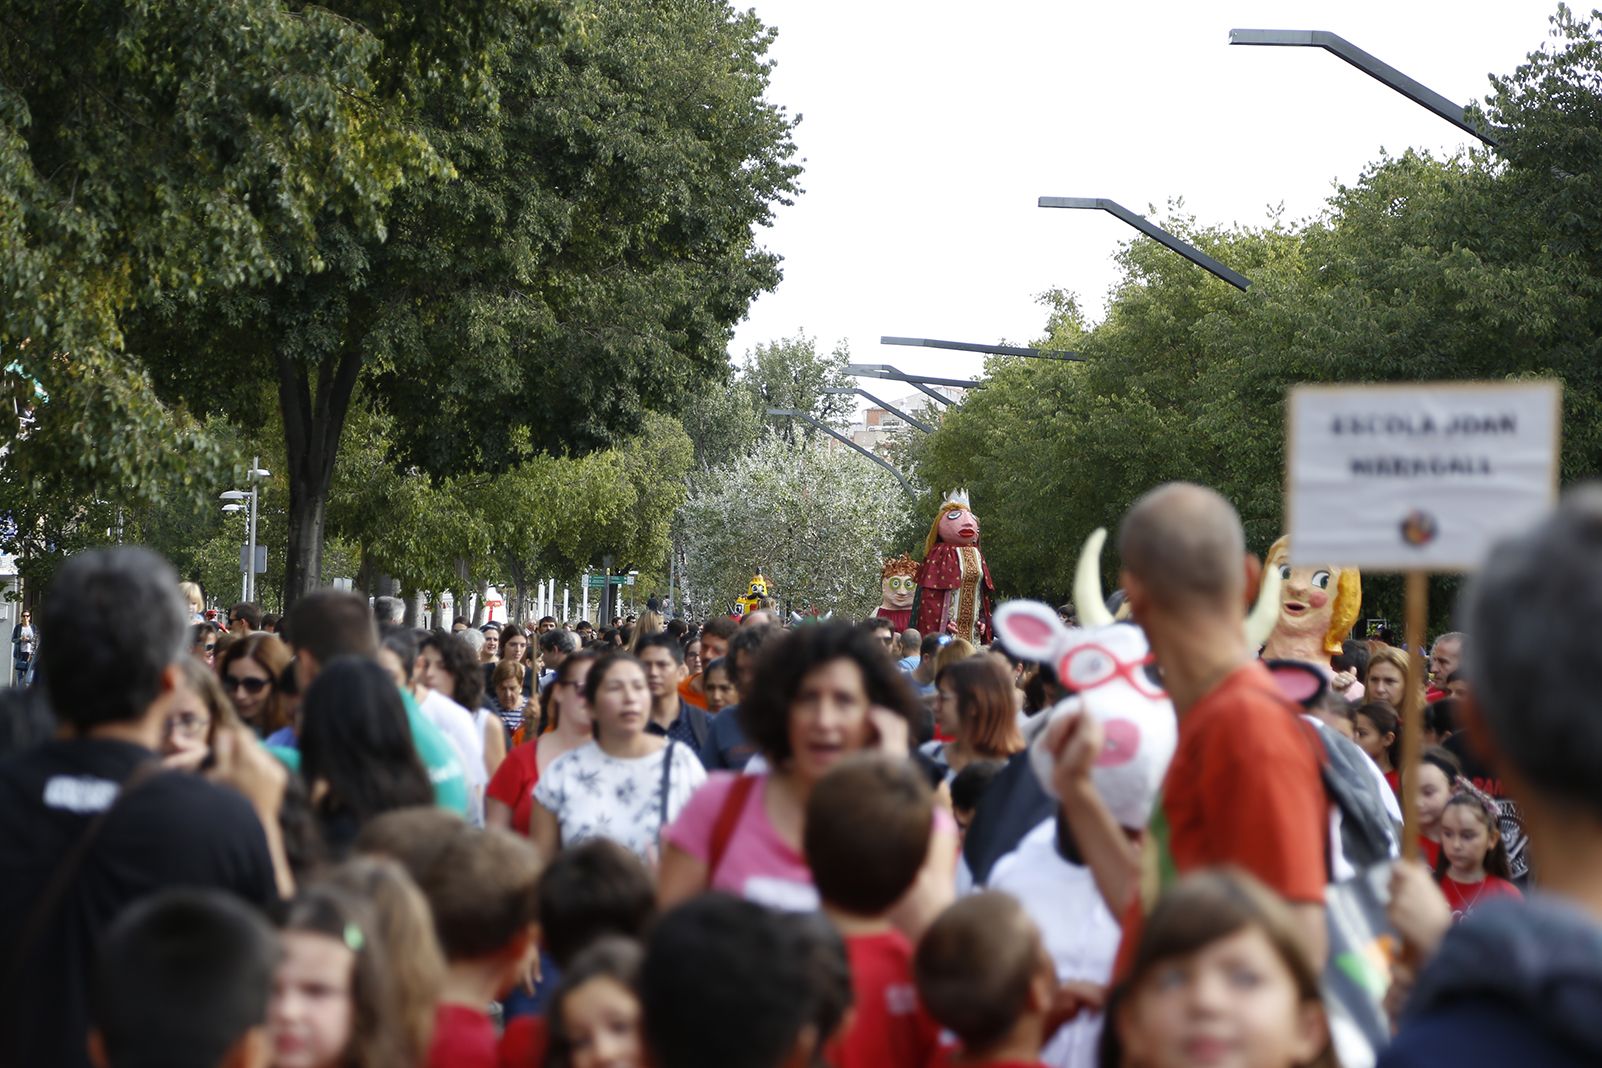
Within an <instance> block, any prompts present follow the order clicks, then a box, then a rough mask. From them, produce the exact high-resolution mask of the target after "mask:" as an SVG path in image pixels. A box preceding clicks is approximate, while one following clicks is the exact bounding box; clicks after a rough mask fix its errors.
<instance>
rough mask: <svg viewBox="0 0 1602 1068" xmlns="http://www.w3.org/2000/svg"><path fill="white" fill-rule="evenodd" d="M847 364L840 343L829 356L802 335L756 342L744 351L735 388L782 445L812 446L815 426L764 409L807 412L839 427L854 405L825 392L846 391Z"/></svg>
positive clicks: (846, 350) (846, 354) (847, 396)
mask: <svg viewBox="0 0 1602 1068" xmlns="http://www.w3.org/2000/svg"><path fill="white" fill-rule="evenodd" d="M850 362H851V350H850V347H849V346H847V345H846V343H845V342H844V341H841V342H840V343H839V344H837V345H836V346H835V347H834V350H833V351H832V352H828V353H820V352H818V344H817V341H816V339H814V338H811V337H808V336H807V335H806V332H805V331H803V332H801V333H798V334H796V335H795V336H794V337H787V338H781V339H779V340H778V341H769V342H765V343H763V344H759V345H757V346H756V347H755V348H753V349H751V351H749V352H747V353H746V356H745V364H744V366H742V367H741V368H740V370H739V373H738V375H737V377H736V384H737V386H738V387H739V388H740V389H742V390H744V391H745V392H746V393H747V394H748V395H749V396H750V397H751V399H752V401H753V403H754V405H755V407H756V410H757V411H758V412H760V413H762V415H763V417H764V418H765V419H767V420H768V422H769V423H770V424H771V425H773V426H774V427H775V428H776V429H777V431H778V433H779V435H780V436H781V437H782V438H784V440H785V441H788V442H795V441H798V440H799V441H807V442H811V441H814V440H816V439H817V438H818V437H819V436H820V434H819V431H818V429H817V427H815V426H813V425H812V424H810V423H808V422H806V421H804V420H796V419H787V418H784V417H782V416H769V415H767V411H768V409H769V408H790V409H794V410H796V411H801V412H807V413H809V414H810V415H812V416H813V417H814V418H815V419H817V420H818V421H820V422H823V423H827V424H828V425H830V426H832V427H834V428H836V429H841V428H843V427H844V426H845V424H846V423H847V422H848V421H849V417H850V414H851V412H852V410H853V409H854V408H855V407H856V405H855V402H854V400H853V399H852V397H851V395H850V394H846V393H831V392H829V391H830V390H834V389H848V388H850V386H851V379H850V378H848V377H847V376H846V373H845V366H846V364H848V363H850ZM748 444H749V443H748Z"/></svg>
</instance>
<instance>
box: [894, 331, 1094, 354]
mask: <svg viewBox="0 0 1602 1068" xmlns="http://www.w3.org/2000/svg"><path fill="white" fill-rule="evenodd" d="M879 344H881V345H912V346H915V347H918V348H926V349H956V350H958V351H959V352H982V353H985V354H986V355H990V356H1024V357H1027V358H1029V359H1033V360H1083V359H1084V357H1083V356H1081V355H1079V353H1077V352H1070V351H1068V350H1066V349H1036V348H1029V347H1027V346H1022V345H976V344H974V343H973V342H971V341H936V340H935V339H933V338H928V337H881V338H880V339H879Z"/></svg>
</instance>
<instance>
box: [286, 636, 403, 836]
mask: <svg viewBox="0 0 1602 1068" xmlns="http://www.w3.org/2000/svg"><path fill="white" fill-rule="evenodd" d="M300 767H301V774H303V775H304V776H305V777H306V781H307V783H309V784H315V783H316V782H318V781H319V780H322V781H324V782H326V783H327V784H328V791H327V793H326V794H325V795H324V796H323V797H322V798H321V799H320V800H319V801H318V802H317V811H318V813H319V814H320V815H321V816H323V817H324V820H325V826H326V825H327V822H326V821H327V820H329V819H331V818H334V817H344V818H348V819H353V820H354V821H355V824H356V825H357V826H356V827H351V828H349V833H350V834H351V835H354V834H355V832H356V830H357V828H358V827H359V826H360V824H363V823H366V822H367V821H368V820H369V819H371V818H372V817H374V816H376V815H378V814H379V813H381V812H387V811H389V810H391V809H397V808H406V807H408V806H411V805H429V804H432V803H433V801H434V788H433V785H432V784H431V783H430V782H429V778H428V772H427V771H426V770H425V769H424V767H423V762H422V761H421V760H420V759H419V758H418V756H417V749H416V747H415V746H414V744H413V743H412V732H411V727H410V725H409V724H408V722H407V719H406V706H405V705H404V704H403V703H402V702H401V696H400V691H399V690H397V689H396V688H395V681H394V680H393V679H391V678H390V677H389V674H388V673H387V672H385V671H384V669H383V668H381V667H379V666H378V665H377V664H375V663H373V662H372V661H371V660H368V659H366V658H364V657H355V656H341V657H336V658H334V660H332V661H331V662H330V663H329V664H328V665H327V666H326V667H324V669H323V670H322V671H321V672H320V673H319V674H318V676H317V678H316V680H315V681H313V682H312V684H311V686H309V687H307V689H306V696H305V697H304V698H303V699H302V700H301V705H300ZM330 844H331V845H337V844H336V843H330Z"/></svg>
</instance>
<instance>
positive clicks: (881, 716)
mask: <svg viewBox="0 0 1602 1068" xmlns="http://www.w3.org/2000/svg"><path fill="white" fill-rule="evenodd" d="M868 728H869V731H870V733H871V736H872V737H871V739H870V741H869V742H868V745H867V748H868V749H869V750H872V751H874V752H879V753H884V754H885V755H887V756H893V757H904V756H906V755H907V754H908V753H910V752H911V751H912V726H911V725H910V724H909V723H908V722H907V720H906V717H904V716H900V715H897V714H896V713H894V712H892V711H890V709H888V708H885V707H884V706H883V705H874V706H873V707H872V708H870V709H868Z"/></svg>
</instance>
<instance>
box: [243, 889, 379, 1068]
mask: <svg viewBox="0 0 1602 1068" xmlns="http://www.w3.org/2000/svg"><path fill="white" fill-rule="evenodd" d="M280 941H281V943H282V945H283V956H282V958H281V959H280V960H279V962H278V973H277V975H276V977H275V978H274V980H273V994H272V1001H271V1004H270V1005H269V1007H268V1011H267V1022H268V1029H269V1031H270V1033H271V1035H272V1041H273V1060H272V1063H273V1068H391V1066H393V1065H397V1064H404V1063H406V1056H407V1045H408V1041H407V1035H406V1030H405V1028H404V1027H400V1026H397V1021H399V1020H400V1019H401V1003H400V997H399V995H398V993H397V987H396V984H395V980H394V975H393V973H392V971H391V967H390V962H389V957H388V954H387V952H386V949H385V946H384V943H383V941H382V939H381V938H380V937H379V933H378V924H377V921H376V920H375V919H374V918H373V913H372V910H371V909H370V908H369V906H368V905H367V903H366V902H364V901H362V900H361V899H360V898H357V897H353V896H352V895H350V894H349V893H347V892H345V891H344V890H340V889H337V888H335V887H333V886H311V887H308V888H307V889H305V890H303V891H302V892H301V893H300V894H299V895H298V896H297V897H296V898H295V900H294V903H293V904H291V905H290V907H289V916H288V918H287V919H286V920H285V921H284V926H283V930H282V933H281V934H280Z"/></svg>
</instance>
